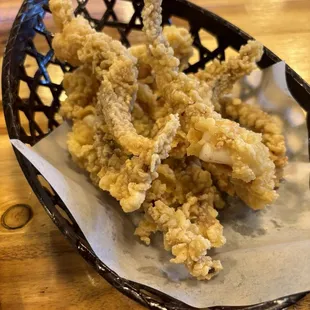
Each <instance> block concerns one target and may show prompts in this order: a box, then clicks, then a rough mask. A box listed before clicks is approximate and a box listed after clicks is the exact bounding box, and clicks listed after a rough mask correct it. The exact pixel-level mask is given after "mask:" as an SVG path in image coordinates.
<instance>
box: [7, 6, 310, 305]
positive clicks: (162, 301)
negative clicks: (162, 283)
mask: <svg viewBox="0 0 310 310" xmlns="http://www.w3.org/2000/svg"><path fill="white" fill-rule="evenodd" d="M90 1H92V0H90ZM103 1H104V3H105V7H106V10H105V12H104V14H103V15H102V18H100V19H96V18H93V17H92V16H91V14H90V13H89V11H88V10H87V4H88V2H89V1H88V0H78V1H77V2H78V3H77V7H76V9H75V14H82V15H83V16H84V17H85V18H87V19H88V20H89V21H90V23H91V25H92V26H93V27H94V28H95V29H96V30H98V31H101V30H102V29H103V28H104V27H105V26H109V27H113V28H116V30H117V32H118V33H119V36H120V39H121V41H122V43H123V44H125V45H126V46H129V45H130V39H129V35H130V32H131V31H132V30H135V31H137V30H138V31H141V29H142V20H141V15H140V14H141V10H142V7H143V1H141V0H138V1H135V0H134V1H133V2H128V1H127V4H128V3H131V4H132V8H133V10H132V11H133V15H132V17H131V18H130V19H129V20H128V22H123V21H119V19H118V18H117V15H116V14H115V11H114V8H115V5H116V3H117V1H116V0H103ZM118 1H120V0H118ZM48 13H49V9H48V0H25V1H24V3H23V5H22V7H21V9H20V11H19V13H18V15H17V17H16V20H15V22H14V24H13V28H12V30H11V34H10V37H9V40H8V43H7V47H6V52H5V57H4V61H3V72H2V75H3V76H2V91H3V108H4V114H5V119H6V124H7V129H8V133H9V136H10V138H14V139H20V140H21V141H23V142H24V143H28V144H30V145H33V144H35V143H36V142H38V141H39V140H40V139H42V138H43V137H44V136H45V135H47V134H48V133H49V132H51V131H52V130H53V129H54V128H56V127H57V126H58V123H57V121H56V120H55V113H56V112H57V110H58V108H59V97H60V96H61V93H62V91H63V88H62V85H61V83H60V84H58V83H55V82H54V81H53V80H52V79H51V77H50V75H49V71H48V66H49V65H53V66H57V67H58V68H60V69H61V70H62V71H63V72H67V71H69V70H71V69H72V68H71V67H70V66H68V65H67V64H65V63H61V62H59V61H58V60H57V59H55V58H54V53H53V49H52V47H51V42H52V39H53V34H52V33H51V32H50V31H49V29H48V27H46V25H45V23H44V17H45V14H48ZM173 17H177V18H180V19H183V20H185V21H187V23H188V25H189V28H190V31H191V34H192V36H193V37H194V43H193V44H194V46H195V47H196V50H198V51H199V61H198V62H197V63H195V64H192V65H191V66H190V67H189V68H188V69H187V71H188V72H193V71H197V70H198V69H199V68H202V67H203V66H204V65H205V64H206V63H207V62H208V61H210V60H212V59H214V58H219V59H221V60H223V59H225V51H226V50H227V49H228V48H233V49H236V50H238V49H239V48H240V46H241V45H243V44H245V43H246V42H247V41H248V40H249V39H252V38H251V37H250V36H249V35H247V34H246V33H244V32H243V31H241V30H240V29H238V28H237V27H235V26H234V25H232V24H230V23H229V22H227V21H225V20H224V19H222V18H220V17H219V16H217V15H215V14H213V13H211V12H209V11H206V10H204V9H202V8H200V7H198V6H196V5H194V4H191V3H190V2H187V1H185V0H166V1H164V3H163V21H164V23H165V24H171V22H172V20H173ZM201 29H203V30H205V31H207V32H208V33H210V34H211V35H212V36H213V37H214V38H215V39H216V41H217V45H218V46H217V48H215V49H214V50H209V49H207V48H206V47H204V46H203V44H202V43H201V40H200V37H199V31H200V30H201ZM37 35H40V36H41V37H44V38H45V40H46V43H47V45H48V50H47V51H46V52H44V53H42V52H40V51H38V50H37V49H36V45H35V44H34V38H35V36H37ZM27 55H28V56H31V57H32V58H34V59H35V60H36V62H37V65H38V69H37V70H36V72H34V74H33V76H29V74H28V73H27V70H26V68H25V59H26V57H27ZM278 61H280V59H279V58H278V57H277V56H275V55H274V54H273V53H272V52H271V51H269V50H268V49H266V48H265V53H264V56H263V58H262V60H261V61H260V63H259V66H260V67H261V68H266V67H268V66H270V65H272V64H274V63H276V62H278ZM286 78H287V83H288V86H289V89H290V91H291V93H292V95H293V96H294V98H295V99H296V100H297V101H298V102H299V104H300V105H301V106H302V107H303V108H304V109H305V110H306V111H309V109H310V104H309V103H310V87H309V85H308V84H307V83H306V82H305V81H303V80H302V79H301V78H300V77H299V76H298V75H297V74H296V73H295V72H294V71H293V70H292V69H291V68H290V67H289V66H286ZM21 82H23V83H26V84H27V85H28V88H29V96H28V98H26V99H25V98H21V97H20V96H19V87H20V83H21ZM39 87H44V88H46V89H49V91H50V93H51V95H52V99H51V101H50V102H48V103H46V102H45V100H43V99H42V96H41V95H40V93H39V92H38V91H37V90H38V88H39ZM21 113H22V114H23V115H24V117H25V118H26V120H27V122H26V124H25V123H23V124H22V122H21V118H20V114H21ZM39 113H40V114H41V115H43V116H44V117H45V118H46V123H45V124H44V126H42V123H40V124H38V122H37V121H36V115H38V114H39ZM40 125H41V127H40ZM25 127H27V130H26V128H25ZM15 154H16V157H17V159H18V161H19V164H20V166H21V168H22V170H23V172H24V174H25V176H26V178H27V180H28V182H29V184H30V185H31V187H32V189H33V191H34V192H35V194H36V195H37V197H38V198H39V200H40V202H41V204H42V205H43V207H44V208H45V210H46V211H47V213H48V214H49V216H50V217H51V219H52V220H53V222H54V223H55V224H56V225H57V227H58V228H59V229H60V230H61V232H62V233H63V234H64V235H65V236H66V237H67V239H68V240H69V241H70V242H71V244H72V245H73V246H74V247H75V248H76V249H77V251H78V252H79V254H80V255H81V256H83V257H84V259H85V260H86V261H87V262H88V263H89V264H91V265H92V266H93V267H94V268H95V269H96V270H97V272H98V273H99V274H100V275H102V276H103V277H104V278H105V279H106V280H107V281H108V282H109V283H110V284H112V285H113V286H114V287H115V288H117V289H118V290H119V291H121V292H122V293H123V294H125V295H127V296H129V297H130V298H132V299H134V300H136V301H138V302H139V303H141V304H142V305H144V306H146V307H148V308H150V309H194V308H192V307H190V306H188V305H186V304H184V303H183V302H180V301H178V300H176V299H174V298H172V297H170V296H168V295H166V294H164V293H162V292H159V291H157V290H154V289H152V288H149V287H146V286H144V285H141V284H138V283H135V282H132V281H128V280H126V279H123V278H121V277H119V276H118V275H117V274H116V273H115V272H114V271H112V270H111V269H109V268H108V267H107V266H106V265H105V264H104V262H102V261H100V260H99V258H98V257H97V256H96V255H95V254H94V252H93V251H92V249H91V247H90V246H89V244H88V243H87V241H86V240H85V237H84V236H83V233H82V232H81V230H80V229H79V227H78V225H77V224H76V222H75V220H74V218H73V217H72V216H71V214H70V212H69V211H68V210H67V208H66V206H65V205H64V203H63V202H62V201H61V199H60V198H59V196H58V195H57V194H56V193H55V192H54V191H53V190H52V189H51V187H50V186H46V183H44V180H43V181H42V179H43V178H42V176H41V175H40V173H39V172H38V171H37V170H36V168H35V167H34V166H33V165H32V164H31V163H29V161H28V160H27V159H26V158H25V157H24V156H23V155H21V153H19V152H18V151H17V150H15ZM304 295H305V294H297V295H294V296H289V297H284V298H282V299H281V300H277V301H271V302H268V303H264V304H259V305H255V306H251V307H246V308H244V307H234V308H233V307H214V308H213V309H228V308H229V309H232V308H233V309H282V308H284V307H286V306H288V305H291V304H293V303H294V302H296V301H297V300H298V299H300V298H302V297H303V296H304Z"/></svg>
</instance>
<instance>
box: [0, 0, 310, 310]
mask: <svg viewBox="0 0 310 310" xmlns="http://www.w3.org/2000/svg"><path fill="white" fill-rule="evenodd" d="M194 2H195V3H197V4H198V5H200V6H203V7H205V8H207V9H209V10H211V11H213V12H215V13H217V14H219V15H220V16H222V17H224V18H226V19H227V20H229V21H230V22H232V23H234V24H236V25H237V26H239V27H240V28H241V29H243V30H244V31H246V32H248V33H249V34H251V35H252V36H253V37H255V38H256V39H257V40H259V41H261V42H262V43H263V44H264V45H265V46H267V47H268V48H270V49H271V50H272V51H273V52H275V53H276V54H277V55H278V56H279V57H281V58H282V59H283V60H285V61H286V62H287V63H288V64H289V65H290V66H291V67H292V68H293V69H294V70H296V72H297V73H299V74H300V75H301V76H302V77H303V78H304V79H305V80H306V81H307V82H308V83H309V82H310V23H309V18H310V0H195V1H194ZM101 3H102V1H101V0H90V11H93V12H94V14H99V15H100V14H101V12H100V9H98V6H99V7H100V5H101ZM20 5H21V0H0V57H1V58H0V62H2V56H3V55H2V53H3V49H4V46H5V42H6V39H7V36H8V33H9V31H10V28H11V25H12V22H13V20H14V18H15V15H16V13H17V11H18V9H19V7H20ZM101 8H102V10H103V9H104V7H103V5H102V6H101ZM129 9H130V8H129V7H128V5H127V4H126V3H125V2H123V5H120V6H119V7H118V8H117V10H118V14H119V16H121V17H122V18H124V19H126V18H127V17H128V16H129V11H128V10H129ZM48 23H52V21H51V19H50V20H48ZM109 33H110V34H112V35H116V33H115V32H113V31H112V30H110V31H109ZM133 36H134V41H135V42H139V41H141V36H139V34H137V33H134V34H133ZM203 39H204V42H205V44H206V45H208V46H212V44H213V40H212V38H210V37H209V36H208V34H205V35H204V38H203ZM37 44H38V46H39V47H40V48H41V49H44V48H45V47H44V42H43V41H42V42H40V41H39V42H37ZM27 70H30V71H31V70H35V64H33V63H31V62H30V63H29V64H28V69H27ZM51 70H52V69H51ZM53 74H54V76H55V78H59V79H61V78H62V77H61V73H57V72H56V71H55V72H54V73H53ZM21 92H22V93H23V94H24V95H25V96H27V89H26V88H23V87H22V88H21ZM45 95H46V100H48V94H45ZM16 205H18V206H16ZM25 205H26V206H25ZM28 206H29V207H30V210H29V208H28ZM0 217H1V218H2V221H1V223H0V310H7V309H9V310H13V309H31V310H32V309H94V310H95V309H126V310H130V309H134V310H138V309H142V308H143V307H141V306H140V305H138V304H136V303H135V302H134V301H132V300H130V299H128V298H127V297H125V296H124V295H122V294H121V293H119V292H118V291H117V290H116V289H114V288H113V287H111V286H110V285H109V284H108V283H107V282H106V281H105V280H104V279H102V278H101V277H100V276H99V275H98V274H97V273H96V272H95V271H94V270H93V269H92V268H91V267H89V266H88V265H87V263H86V262H85V261H84V260H83V259H82V258H81V257H80V256H79V255H78V254H77V253H76V252H75V251H74V249H72V247H71V246H70V245H69V244H68V242H67V241H66V240H65V239H64V237H63V235H62V234H61V233H60V232H59V231H58V230H57V228H56V226H55V225H54V224H53V223H52V221H51V220H50V218H49V217H48V215H47V214H46V213H45V211H44V210H43V208H42V207H41V205H40V203H39V202H38V200H37V199H36V197H35V195H34V194H33V192H32V190H31V188H30V187H29V185H28V183H27V181H26V180H25V178H24V175H23V173H22V171H21V169H20V167H19V165H18V164H17V162H16V159H15V156H14V154H13V151H12V148H11V145H10V143H9V140H8V136H7V132H6V125H5V121H4V117H3V109H2V105H0ZM21 226H22V227H21ZM290 309H299V310H306V309H310V295H308V296H307V297H306V298H304V299H303V300H302V301H300V302H299V303H298V304H296V305H294V306H292V307H291V308H290Z"/></svg>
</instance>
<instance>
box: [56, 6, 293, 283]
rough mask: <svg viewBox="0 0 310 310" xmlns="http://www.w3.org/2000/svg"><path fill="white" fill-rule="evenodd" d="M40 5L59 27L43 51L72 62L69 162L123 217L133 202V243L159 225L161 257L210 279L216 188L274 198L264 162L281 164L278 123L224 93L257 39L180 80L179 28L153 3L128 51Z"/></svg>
mask: <svg viewBox="0 0 310 310" xmlns="http://www.w3.org/2000/svg"><path fill="white" fill-rule="evenodd" d="M50 9H51V11H52V13H53V17H54V20H55V23H56V25H57V26H58V27H59V29H60V33H57V34H56V35H55V38H54V40H53V47H54V50H55V54H56V56H57V57H58V58H59V59H60V60H62V61H68V62H69V63H70V64H71V65H73V66H76V67H78V68H77V69H75V70H74V71H73V72H72V73H66V74H65V77H64V81H63V86H64V90H65V91H66V94H67V98H66V100H65V101H64V102H62V104H61V108H60V114H61V115H62V116H63V117H64V118H66V119H70V120H72V122H73V126H72V132H70V133H69V135H68V150H69V152H70V154H71V156H72V159H73V160H74V162H76V163H77V164H78V165H79V166H80V167H81V168H83V169H85V170H86V171H87V172H88V173H89V175H90V179H91V180H92V182H93V183H94V184H95V185H96V186H99V187H100V188H101V189H103V190H105V191H108V192H109V193H110V194H111V195H112V196H113V197H115V198H116V199H117V200H119V202H120V205H121V207H122V209H123V210H124V211H125V212H133V211H135V210H138V209H140V210H139V211H137V212H141V213H142V214H141V215H142V216H141V220H140V222H139V224H138V226H137V228H136V230H135V235H137V236H139V237H140V239H141V241H143V242H144V243H146V244H147V245H149V244H150V243H151V238H152V234H154V233H155V232H162V234H163V242H164V248H165V249H166V250H167V251H170V252H171V254H172V256H173V258H172V259H171V260H170V261H171V262H172V263H177V264H184V265H185V266H186V268H187V269H188V271H189V272H190V274H191V275H192V276H194V277H196V278H197V279H199V280H209V279H211V278H212V277H213V276H215V275H216V274H217V273H218V272H219V271H220V270H221V269H222V268H223V267H222V265H221V263H220V261H218V260H212V258H211V257H210V256H207V254H208V253H207V251H208V250H210V249H211V248H212V247H215V248H217V247H221V246H223V245H224V244H225V242H226V239H225V237H224V236H223V226H222V225H221V224H220V222H219V221H218V219H217V216H218V211H217V210H218V209H222V208H223V206H224V204H225V203H224V200H223V199H222V198H221V192H220V191H222V192H226V193H228V194H229V195H237V196H239V197H240V198H241V199H242V200H243V201H245V202H246V203H247V204H248V205H249V206H250V207H252V208H253V209H261V208H263V207H264V206H266V205H267V204H270V203H272V202H273V201H274V199H275V198H276V197H277V194H276V192H275V190H274V187H275V179H276V177H275V166H276V167H277V169H281V168H282V167H283V166H284V165H285V163H286V161H287V159H286V156H285V151H286V150H285V144H284V138H283V136H282V135H281V128H280V125H279V124H278V123H274V124H273V118H272V117H271V116H269V115H267V114H266V113H264V112H263V111H261V110H260V109H259V108H258V107H253V106H248V105H246V104H244V103H242V102H241V101H240V100H236V99H231V98H230V97H229V95H230V92H231V90H232V87H233V85H234V83H235V82H236V81H237V80H238V79H240V78H241V77H242V76H244V75H245V74H249V73H250V72H251V71H252V70H254V69H255V68H256V62H257V61H258V60H259V59H260V57H261V55H262V51H263V50H262V46H261V45H260V44H259V43H257V42H249V43H248V44H247V45H245V46H243V47H242V48H241V49H240V54H239V56H237V57H235V58H232V59H229V60H228V61H226V62H219V61H217V60H215V61H213V62H212V63H211V64H209V65H208V66H206V68H205V69H204V70H201V71H199V72H198V73H196V74H190V75H186V74H184V73H183V72H182V71H183V70H184V69H185V68H187V66H188V61H189V58H190V57H191V55H192V53H193V47H192V43H193V40H192V38H191V35H190V33H189V32H188V31H187V30H186V29H184V28H177V27H175V26H167V27H164V29H162V27H161V23H162V20H161V0H145V5H144V8H143V11H142V18H143V24H144V28H143V31H144V33H145V35H146V38H147V44H145V45H139V46H133V47H131V48H129V49H126V48H125V47H124V46H122V45H121V43H120V42H118V41H114V40H112V38H110V37H109V36H107V35H105V34H104V33H97V32H96V31H95V30H94V29H92V28H91V26H90V25H89V24H88V22H87V21H86V20H85V19H84V18H83V17H81V16H79V17H73V16H72V12H73V9H72V4H71V0H50ZM227 118H229V119H227ZM235 121H237V122H238V123H240V125H241V126H243V127H241V126H240V125H239V124H238V123H237V122H235ZM223 212H225V210H223Z"/></svg>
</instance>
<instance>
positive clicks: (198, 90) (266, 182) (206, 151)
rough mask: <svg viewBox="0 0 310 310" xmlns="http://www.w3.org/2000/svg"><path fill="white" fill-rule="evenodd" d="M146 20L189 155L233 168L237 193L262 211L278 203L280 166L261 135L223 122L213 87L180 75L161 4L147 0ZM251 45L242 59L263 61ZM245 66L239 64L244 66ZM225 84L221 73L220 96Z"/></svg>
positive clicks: (163, 88) (169, 107) (160, 83)
mask: <svg viewBox="0 0 310 310" xmlns="http://www.w3.org/2000/svg"><path fill="white" fill-rule="evenodd" d="M142 17H143V22H144V32H145V33H146V37H147V39H148V42H149V51H150V55H151V57H148V58H147V59H148V60H149V62H150V65H151V67H152V68H153V70H154V72H155V74H156V84H157V87H158V92H159V93H160V94H161V95H162V97H163V98H164V100H165V109H166V112H168V113H169V112H170V111H177V112H178V113H179V114H180V122H181V129H182V130H183V131H184V132H185V133H188V134H187V140H188V141H189V142H190V146H189V148H188V149H187V155H195V156H198V157H199V158H200V159H202V160H204V161H207V162H213V163H214V162H215V163H222V164H226V165H229V166H231V167H232V174H231V175H232V180H231V181H232V182H234V184H235V186H236V193H237V194H238V196H239V197H240V198H241V199H243V200H244V201H245V202H246V203H247V204H249V206H250V207H252V208H254V209H260V208H263V207H264V206H265V205H267V204H269V203H271V202H272V201H274V200H275V198H276V197H277V194H276V192H275V191H274V187H275V178H276V177H275V166H274V164H273V162H272V161H271V160H270V158H269V152H268V149H267V147H265V146H264V145H263V143H262V142H261V136H260V135H259V134H256V133H253V132H251V131H248V130H246V129H244V128H241V127H240V126H239V124H237V123H235V122H232V121H229V120H223V119H221V115H220V114H218V113H216V112H215V111H214V109H213V104H212V102H211V97H212V96H211V94H212V92H211V87H210V85H207V84H206V83H205V82H200V81H199V80H198V79H195V78H193V77H190V76H187V75H185V74H184V73H180V72H179V71H178V65H179V61H178V59H177V58H175V57H174V56H173V50H172V48H171V47H170V46H169V44H168V42H167V40H166V39H165V37H164V36H163V34H162V29H161V1H160V0H156V1H152V0H146V1H145V6H144V9H143V12H142ZM251 45H252V43H250V45H249V47H244V48H242V49H241V50H242V54H241V56H240V57H241V59H246V60H247V59H248V58H250V59H252V58H254V59H256V58H257V57H258V56H257V55H256V53H253V54H254V55H256V56H255V57H254V56H253V57H250V55H252V54H251V52H250V51H251V50H252V49H251ZM147 59H146V61H147ZM243 62H244V61H241V62H238V64H240V66H239V67H240V68H242V63H243ZM232 67H234V66H229V65H228V66H227V68H228V69H227V70H226V71H227V73H226V71H225V70H224V71H225V74H226V75H227V76H228V77H229V76H230V75H231V74H230V72H231V71H232ZM235 67H236V66H235ZM239 67H238V66H237V67H236V69H237V74H235V75H236V76H239V77H240V73H238V72H239V71H241V70H238V68H239ZM249 67H251V66H249ZM242 72H244V71H242ZM226 75H225V76H226ZM226 80H227V79H226V78H223V75H220V79H219V81H221V82H219V83H218V85H219V86H216V87H215V88H218V89H219V90H217V91H216V92H218V93H221V92H223V88H224V89H226V88H227V87H228V88H229V86H230V79H228V82H225V83H224V82H222V81H226ZM232 80H234V77H232ZM168 82H169V83H168ZM223 85H224V86H223ZM227 85H228V86H227ZM171 90H172V91H171ZM262 164H263V165H262ZM237 188H238V189H237ZM262 192H264V195H263V196H261V193H262ZM258 193H259V194H258ZM257 199H258V200H257Z"/></svg>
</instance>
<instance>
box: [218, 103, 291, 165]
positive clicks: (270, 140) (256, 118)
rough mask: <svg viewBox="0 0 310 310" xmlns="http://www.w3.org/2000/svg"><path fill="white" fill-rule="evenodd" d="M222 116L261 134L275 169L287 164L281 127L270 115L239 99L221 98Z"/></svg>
mask: <svg viewBox="0 0 310 310" xmlns="http://www.w3.org/2000/svg"><path fill="white" fill-rule="evenodd" d="M220 105H221V110H222V115H223V116H224V117H229V118H231V119H233V120H235V121H238V122H239V123H240V125H241V126H244V127H246V128H248V129H250V130H253V131H254V132H258V133H261V134H262V135H263V136H262V137H263V140H262V141H263V143H264V144H265V145H266V146H267V147H268V149H269V153H270V158H271V159H272V160H273V162H274V163H275V165H276V167H277V168H283V167H284V166H285V165H286V163H287V156H286V147H285V140H284V136H283V134H282V126H281V124H279V122H277V121H276V120H275V119H274V117H273V116H272V115H269V114H267V113H266V112H264V111H263V110H262V109H261V108H260V107H259V106H255V105H250V104H246V103H245V102H242V101H241V100H240V99H233V98H229V97H226V98H222V99H221V100H220Z"/></svg>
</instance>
